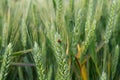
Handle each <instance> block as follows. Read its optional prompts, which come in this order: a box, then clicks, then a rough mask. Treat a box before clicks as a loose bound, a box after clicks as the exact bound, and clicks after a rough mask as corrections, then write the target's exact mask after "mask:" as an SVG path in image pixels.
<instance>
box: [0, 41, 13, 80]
mask: <svg viewBox="0 0 120 80" xmlns="http://www.w3.org/2000/svg"><path fill="white" fill-rule="evenodd" d="M11 55H12V44H11V43H10V44H9V45H8V46H7V48H6V50H5V53H4V55H3V60H2V65H1V71H0V80H5V79H6V77H7V74H8V69H9V66H10V63H11V61H12V57H11Z"/></svg>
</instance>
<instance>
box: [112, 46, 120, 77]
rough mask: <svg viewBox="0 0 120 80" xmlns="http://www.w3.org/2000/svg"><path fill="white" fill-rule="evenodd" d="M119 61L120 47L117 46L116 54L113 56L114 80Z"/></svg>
mask: <svg viewBox="0 0 120 80" xmlns="http://www.w3.org/2000/svg"><path fill="white" fill-rule="evenodd" d="M118 60H119V46H118V45H117V46H116V47H115V52H114V54H113V56H112V68H111V70H112V79H113V78H114V76H115V72H116V69H117V64H118Z"/></svg>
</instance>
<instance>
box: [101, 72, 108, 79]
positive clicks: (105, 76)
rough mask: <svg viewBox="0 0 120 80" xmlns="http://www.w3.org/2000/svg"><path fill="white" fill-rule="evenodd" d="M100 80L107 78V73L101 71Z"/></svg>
mask: <svg viewBox="0 0 120 80" xmlns="http://www.w3.org/2000/svg"><path fill="white" fill-rule="evenodd" d="M100 80H107V74H106V73H105V72H104V71H103V72H102V75H101V77H100Z"/></svg>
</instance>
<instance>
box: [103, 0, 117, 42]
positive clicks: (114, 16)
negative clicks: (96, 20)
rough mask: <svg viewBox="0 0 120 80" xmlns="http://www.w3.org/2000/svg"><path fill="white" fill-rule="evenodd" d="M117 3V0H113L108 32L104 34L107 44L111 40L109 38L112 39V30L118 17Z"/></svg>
mask: <svg viewBox="0 0 120 80" xmlns="http://www.w3.org/2000/svg"><path fill="white" fill-rule="evenodd" d="M116 5H117V2H116V1H115V0H113V1H112V4H111V8H110V15H109V20H108V23H107V27H106V33H105V36H104V39H105V43H106V44H107V43H108V42H109V39H110V37H111V35H112V32H113V30H114V27H115V26H114V21H115V19H116V9H117V8H116Z"/></svg>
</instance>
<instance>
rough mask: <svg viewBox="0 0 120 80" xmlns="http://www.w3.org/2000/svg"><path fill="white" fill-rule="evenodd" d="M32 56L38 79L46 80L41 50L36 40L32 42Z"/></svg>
mask: <svg viewBox="0 0 120 80" xmlns="http://www.w3.org/2000/svg"><path fill="white" fill-rule="evenodd" d="M33 58H34V61H35V65H36V69H37V72H38V78H39V80H47V79H46V75H45V68H44V66H43V63H42V52H41V49H40V48H39V46H38V44H37V43H36V42H35V43H34V48H33Z"/></svg>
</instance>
